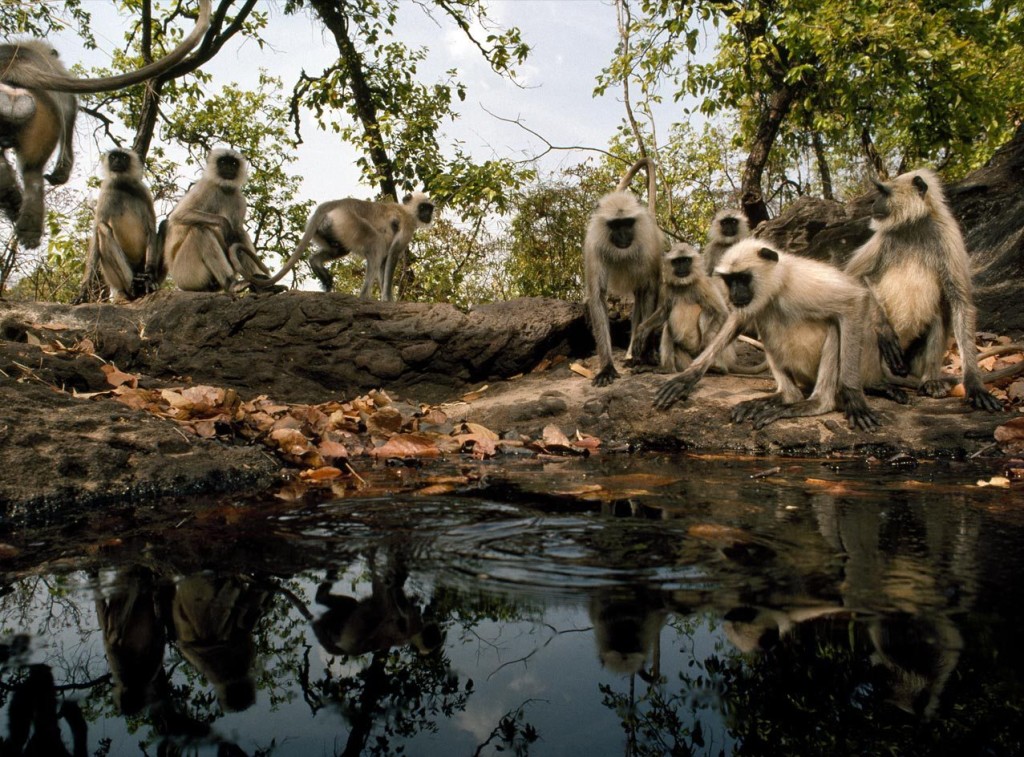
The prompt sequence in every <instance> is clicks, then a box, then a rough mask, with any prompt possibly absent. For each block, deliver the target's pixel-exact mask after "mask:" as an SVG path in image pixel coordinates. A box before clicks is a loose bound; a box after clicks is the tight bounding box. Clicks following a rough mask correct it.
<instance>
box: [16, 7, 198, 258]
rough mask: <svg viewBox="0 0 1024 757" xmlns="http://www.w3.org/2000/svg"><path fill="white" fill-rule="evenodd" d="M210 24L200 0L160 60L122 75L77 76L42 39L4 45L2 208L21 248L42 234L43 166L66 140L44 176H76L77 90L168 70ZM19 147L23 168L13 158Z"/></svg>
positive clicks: (60, 179)
mask: <svg viewBox="0 0 1024 757" xmlns="http://www.w3.org/2000/svg"><path fill="white" fill-rule="evenodd" d="M209 25H210V0H201V3H200V9H199V18H198V20H197V21H196V25H195V28H194V29H193V30H192V31H191V32H190V33H189V34H188V36H186V37H185V38H184V39H183V40H182V41H181V44H180V45H178V46H177V47H176V48H174V50H172V51H171V52H170V53H168V54H167V55H166V56H164V57H163V58H161V59H160V60H157V61H154V62H153V63H150V64H149V65H147V66H143V67H142V68H140V69H138V70H136V71H132V72H131V73H127V74H121V75H119V76H108V77H104V78H99V79H76V78H74V77H72V76H70V75H69V74H68V72H67V69H65V68H64V66H63V64H62V63H61V62H60V59H59V58H58V57H57V51H56V50H54V49H53V47H51V46H50V44H49V43H47V42H44V41H43V40H21V41H16V42H8V43H4V44H0V210H3V211H4V213H5V214H6V215H7V217H8V218H9V219H10V220H11V223H13V224H14V231H15V234H16V235H17V238H18V242H19V243H20V244H21V245H22V246H23V247H30V248H31V247H38V246H39V240H40V238H41V237H42V234H43V217H44V215H45V213H44V205H43V178H44V177H43V169H44V168H45V167H46V163H47V161H49V159H50V157H51V156H52V155H53V153H54V151H55V150H56V149H57V146H58V144H59V145H60V152H59V154H58V156H57V162H56V164H55V165H54V167H53V171H52V172H51V173H48V174H46V177H45V178H46V180H47V181H48V182H49V183H50V184H53V185H58V184H65V183H67V180H68V179H69V178H70V177H71V168H72V166H73V165H74V159H75V156H74V150H73V148H72V145H71V139H72V136H73V134H74V130H75V116H76V114H77V111H78V102H77V100H76V99H75V96H74V94H72V93H74V92H109V91H111V90H115V89H123V88H124V87H128V86H131V85H132V84H138V83H139V82H141V81H145V80H146V79H151V78H153V77H154V76H158V75H159V74H162V73H164V72H165V71H167V70H168V69H169V68H170V67H171V66H173V65H175V64H176V63H178V62H180V61H181V60H183V59H184V58H185V56H186V55H188V53H189V51H190V50H192V48H193V47H195V46H196V44H198V42H199V40H200V39H201V38H202V36H203V34H205V33H206V30H207V28H208V27H209ZM8 149H13V150H14V155H15V157H16V159H17V164H18V170H19V171H20V173H21V177H20V178H21V186H19V184H18V175H17V172H16V171H15V169H14V168H13V167H12V166H11V164H10V163H9V162H8V160H7V150H8Z"/></svg>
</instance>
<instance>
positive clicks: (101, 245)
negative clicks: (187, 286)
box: [86, 149, 167, 302]
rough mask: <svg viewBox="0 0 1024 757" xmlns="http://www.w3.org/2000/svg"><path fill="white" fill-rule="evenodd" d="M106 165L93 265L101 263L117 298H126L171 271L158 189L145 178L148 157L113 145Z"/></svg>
mask: <svg viewBox="0 0 1024 757" xmlns="http://www.w3.org/2000/svg"><path fill="white" fill-rule="evenodd" d="M100 168H101V170H102V173H103V181H102V183H101V184H100V194H99V197H98V198H97V199H96V218H95V221H94V223H93V230H92V237H91V238H90V240H89V258H88V265H89V267H90V268H91V267H92V266H96V265H98V266H99V269H100V273H102V274H103V280H104V281H105V282H106V283H107V287H108V288H109V289H110V297H111V299H112V300H113V301H114V302H126V301H128V300H133V299H136V298H138V297H142V296H143V295H146V294H149V293H150V292H154V291H156V289H157V287H159V286H160V284H161V283H162V282H163V280H164V278H165V277H166V275H167V269H166V267H165V266H164V264H163V259H162V255H161V250H160V248H159V246H158V244H157V238H156V213H155V212H154V210H153V195H152V194H150V191H149V189H148V188H147V187H146V185H145V184H143V183H142V161H140V160H139V156H138V155H136V154H135V153H134V152H133V151H132V150H120V149H119V150H111V151H110V152H108V153H107V154H106V155H104V156H103V159H102V160H101V162H100ZM86 276H88V273H87V274H86Z"/></svg>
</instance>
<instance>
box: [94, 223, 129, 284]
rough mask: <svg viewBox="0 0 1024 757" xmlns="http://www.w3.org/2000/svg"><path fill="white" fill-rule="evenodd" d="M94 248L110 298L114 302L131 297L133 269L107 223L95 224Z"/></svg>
mask: <svg viewBox="0 0 1024 757" xmlns="http://www.w3.org/2000/svg"><path fill="white" fill-rule="evenodd" d="M95 233H96V240H95V244H96V250H97V253H98V257H99V265H100V272H101V273H102V274H103V279H104V280H105V281H106V282H107V286H108V287H110V295H111V299H112V300H114V302H125V301H127V300H131V299H133V296H134V279H135V271H134V270H132V267H131V266H130V265H129V264H128V256H127V255H125V254H124V250H123V249H121V245H119V244H118V243H117V238H116V237H115V236H114V231H113V229H111V228H110V224H108V223H99V224H96V232H95Z"/></svg>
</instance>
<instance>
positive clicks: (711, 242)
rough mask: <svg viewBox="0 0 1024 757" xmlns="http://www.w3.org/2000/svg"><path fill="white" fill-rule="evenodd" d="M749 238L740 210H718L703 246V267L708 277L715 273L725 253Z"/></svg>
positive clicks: (747, 226)
mask: <svg viewBox="0 0 1024 757" xmlns="http://www.w3.org/2000/svg"><path fill="white" fill-rule="evenodd" d="M749 236H750V224H748V223H747V217H746V215H744V213H743V211H742V210H736V209H734V208H726V209H725V210H720V211H718V212H717V213H716V214H715V217H714V218H712V219H711V228H710V229H708V243H707V244H706V245H705V246H704V250H703V255H704V265H705V270H706V271H707V273H708V276H711V275H712V274H713V273H714V271H715V266H717V265H718V261H719V260H721V259H722V255H724V254H725V251H726V250H728V249H729V248H730V247H732V246H733V245H734V244H736V243H737V242H739V241H742V240H744V239H746V238H747V237H749Z"/></svg>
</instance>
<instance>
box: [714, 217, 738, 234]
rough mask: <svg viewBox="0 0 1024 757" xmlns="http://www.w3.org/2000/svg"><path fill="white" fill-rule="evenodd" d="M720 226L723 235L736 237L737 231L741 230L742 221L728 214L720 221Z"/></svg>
mask: <svg viewBox="0 0 1024 757" xmlns="http://www.w3.org/2000/svg"><path fill="white" fill-rule="evenodd" d="M718 228H720V229H721V230H722V236H723V237H734V236H736V232H738V231H739V230H740V222H739V219H738V218H733V217H732V216H726V217H725V218H723V219H722V220H721V221H719V222H718Z"/></svg>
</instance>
